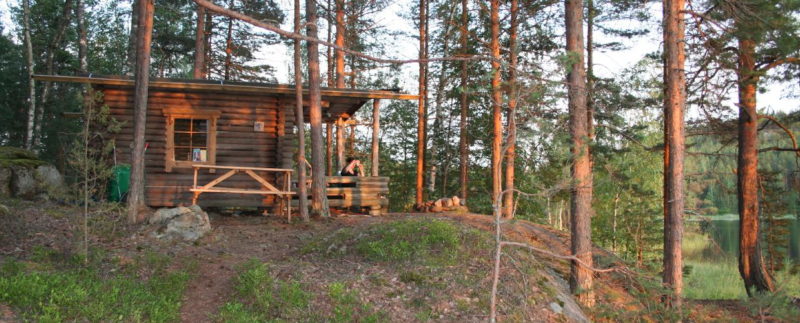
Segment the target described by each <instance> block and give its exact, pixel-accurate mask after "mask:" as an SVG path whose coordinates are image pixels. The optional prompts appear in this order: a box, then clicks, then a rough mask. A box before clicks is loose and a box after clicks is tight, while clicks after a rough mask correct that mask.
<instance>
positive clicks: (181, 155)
mask: <svg viewBox="0 0 800 323" xmlns="http://www.w3.org/2000/svg"><path fill="white" fill-rule="evenodd" d="M191 157H192V154H191V150H190V149H189V148H175V160H191Z"/></svg>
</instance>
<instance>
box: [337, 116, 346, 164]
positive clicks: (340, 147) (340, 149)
mask: <svg viewBox="0 0 800 323" xmlns="http://www.w3.org/2000/svg"><path fill="white" fill-rule="evenodd" d="M344 127H345V124H344V120H343V119H342V117H339V119H336V161H337V162H338V163H339V164H338V165H337V166H338V167H337V168H336V169H337V170H340V169H342V168H344V166H346V164H345V159H344V145H345V143H344Z"/></svg>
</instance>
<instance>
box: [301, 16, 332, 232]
mask: <svg viewBox="0 0 800 323" xmlns="http://www.w3.org/2000/svg"><path fill="white" fill-rule="evenodd" d="M306 20H307V22H308V23H307V25H306V33H307V35H308V37H311V38H317V20H318V17H317V1H316V0H306ZM306 48H307V50H306V51H307V54H308V97H309V107H308V110H309V113H308V117H309V122H310V123H311V214H312V215H314V216H320V217H325V218H327V217H329V216H330V210H329V209H328V197H327V195H326V194H325V186H326V184H325V160H324V158H325V155H324V153H323V151H322V143H323V142H322V140H323V139H322V93H321V91H320V90H321V89H320V82H321V80H320V76H319V44H318V43H317V42H306Z"/></svg>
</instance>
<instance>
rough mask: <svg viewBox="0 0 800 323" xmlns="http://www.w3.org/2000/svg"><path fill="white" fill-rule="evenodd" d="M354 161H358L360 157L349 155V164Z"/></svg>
mask: <svg viewBox="0 0 800 323" xmlns="http://www.w3.org/2000/svg"><path fill="white" fill-rule="evenodd" d="M353 161H356V162H357V161H358V159H356V158H355V157H352V156H350V157H347V163H348V164H350V163H352V162H353Z"/></svg>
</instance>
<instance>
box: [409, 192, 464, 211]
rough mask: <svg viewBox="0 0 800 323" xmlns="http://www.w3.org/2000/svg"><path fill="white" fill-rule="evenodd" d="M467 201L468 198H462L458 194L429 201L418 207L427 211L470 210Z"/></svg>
mask: <svg viewBox="0 0 800 323" xmlns="http://www.w3.org/2000/svg"><path fill="white" fill-rule="evenodd" d="M466 202H467V201H466V200H462V199H460V198H459V197H458V196H453V197H445V198H440V199H438V200H435V201H427V202H425V203H423V204H422V205H421V206H419V207H418V208H417V209H418V210H419V211H420V212H426V213H440V212H469V209H468V208H467V203H466Z"/></svg>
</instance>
